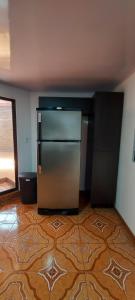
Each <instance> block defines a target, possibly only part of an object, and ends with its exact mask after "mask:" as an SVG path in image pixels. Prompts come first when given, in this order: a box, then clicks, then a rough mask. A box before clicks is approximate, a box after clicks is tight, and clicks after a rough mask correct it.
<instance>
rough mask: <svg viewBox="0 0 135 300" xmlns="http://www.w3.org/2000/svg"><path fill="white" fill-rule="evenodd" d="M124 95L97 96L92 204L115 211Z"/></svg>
mask: <svg viewBox="0 0 135 300" xmlns="http://www.w3.org/2000/svg"><path fill="white" fill-rule="evenodd" d="M122 111H123V93H109V92H103V93H102V92H101V93H96V94H95V121H94V141H93V164H92V182H91V203H92V206H93V207H113V206H114V202H115V197H116V184H117V172H118V161H119V147H120V136H121V123H122Z"/></svg>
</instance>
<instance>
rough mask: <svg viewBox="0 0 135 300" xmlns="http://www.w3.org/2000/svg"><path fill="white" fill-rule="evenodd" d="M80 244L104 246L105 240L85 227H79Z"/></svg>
mask: <svg viewBox="0 0 135 300" xmlns="http://www.w3.org/2000/svg"><path fill="white" fill-rule="evenodd" d="M78 229H79V234H80V242H81V243H88V244H104V239H103V238H101V237H99V236H97V235H96V234H94V233H93V232H91V231H89V230H88V229H86V228H85V227H84V226H82V225H79V226H78Z"/></svg>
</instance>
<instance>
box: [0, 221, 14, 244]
mask: <svg viewBox="0 0 135 300" xmlns="http://www.w3.org/2000/svg"><path fill="white" fill-rule="evenodd" d="M12 227H13V224H9V223H5V224H4V223H3V224H0V243H2V242H6V241H7V240H8V238H9V236H10V234H11V230H12Z"/></svg>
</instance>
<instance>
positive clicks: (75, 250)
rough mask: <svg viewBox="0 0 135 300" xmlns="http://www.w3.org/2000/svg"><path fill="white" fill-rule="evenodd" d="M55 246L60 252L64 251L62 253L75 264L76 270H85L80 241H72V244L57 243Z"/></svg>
mask: <svg viewBox="0 0 135 300" xmlns="http://www.w3.org/2000/svg"><path fill="white" fill-rule="evenodd" d="M56 248H57V250H59V251H60V252H62V253H64V255H65V257H66V258H67V259H69V260H70V261H71V262H73V264H74V265H75V266H76V269H77V270H78V271H84V270H85V269H84V263H83V256H82V252H81V245H80V243H74V244H70V243H69V244H66V243H63V244H60V243H57V245H56Z"/></svg>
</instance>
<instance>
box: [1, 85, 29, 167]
mask: <svg viewBox="0 0 135 300" xmlns="http://www.w3.org/2000/svg"><path fill="white" fill-rule="evenodd" d="M0 96H1V97H7V98H12V99H15V100H16V121H17V148H18V165H19V166H18V170H19V172H23V171H31V169H32V157H31V119H30V93H29V92H28V91H25V90H22V89H19V88H15V87H12V86H10V85H7V84H1V83H0Z"/></svg>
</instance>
